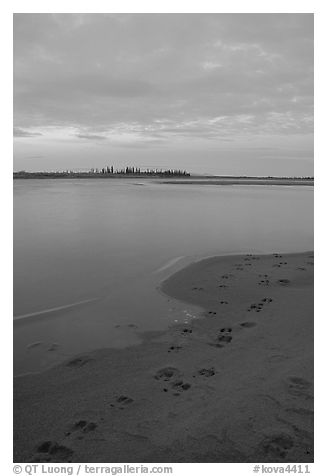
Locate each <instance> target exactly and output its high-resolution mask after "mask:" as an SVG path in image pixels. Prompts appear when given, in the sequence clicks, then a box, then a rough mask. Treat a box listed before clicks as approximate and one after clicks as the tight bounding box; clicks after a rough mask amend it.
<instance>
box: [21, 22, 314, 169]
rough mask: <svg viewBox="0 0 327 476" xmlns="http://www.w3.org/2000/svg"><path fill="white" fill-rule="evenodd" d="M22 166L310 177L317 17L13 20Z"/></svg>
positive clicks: (29, 167) (22, 167)
mask: <svg viewBox="0 0 327 476" xmlns="http://www.w3.org/2000/svg"><path fill="white" fill-rule="evenodd" d="M14 123H15V124H14V125H15V131H14V136H15V147H14V151H15V169H26V170H40V169H56V168H59V169H60V168H70V167H74V168H85V167H86V168H88V167H93V166H99V165H105V164H107V163H114V164H116V165H123V164H127V163H130V164H136V165H141V166H142V165H143V164H146V163H148V162H149V160H150V161H151V165H156V164H158V165H164V166H169V167H170V166H174V165H175V166H176V167H185V168H187V169H188V170H191V171H198V172H210V173H218V174H219V173H244V174H256V173H257V174H266V173H267V174H285V175H296V174H298V175H307V174H308V175H309V174H310V175H311V174H312V173H313V15H311V14H278V15H277V14H256V15H255V14H237V15H235V14H234V15H226V14H123V15H111V14H94V15H93V14H85V15H82V14H15V16H14Z"/></svg>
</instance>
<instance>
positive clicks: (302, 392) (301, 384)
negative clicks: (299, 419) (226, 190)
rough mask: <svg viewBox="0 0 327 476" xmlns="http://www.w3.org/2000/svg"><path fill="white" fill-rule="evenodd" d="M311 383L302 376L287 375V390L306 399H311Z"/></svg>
mask: <svg viewBox="0 0 327 476" xmlns="http://www.w3.org/2000/svg"><path fill="white" fill-rule="evenodd" d="M311 386H312V385H311V383H310V382H308V380H305V379H304V378H302V377H295V376H294V377H293V376H292V377H289V378H288V391H289V393H290V394H291V395H294V396H295V397H305V399H306V400H309V399H312V398H313V397H312V394H311V391H310V390H311Z"/></svg>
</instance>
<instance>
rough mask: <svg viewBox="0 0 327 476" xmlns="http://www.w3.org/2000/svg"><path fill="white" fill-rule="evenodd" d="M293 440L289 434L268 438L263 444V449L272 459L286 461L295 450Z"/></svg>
mask: <svg viewBox="0 0 327 476" xmlns="http://www.w3.org/2000/svg"><path fill="white" fill-rule="evenodd" d="M293 446H294V442H293V438H292V437H291V436H290V435H288V434H287V433H280V434H276V435H273V436H268V437H267V438H265V439H264V440H263V442H262V449H263V451H264V453H265V454H266V455H267V456H270V457H271V458H277V459H279V458H280V459H284V458H285V457H286V456H287V453H288V451H289V450H290V449H291V448H293Z"/></svg>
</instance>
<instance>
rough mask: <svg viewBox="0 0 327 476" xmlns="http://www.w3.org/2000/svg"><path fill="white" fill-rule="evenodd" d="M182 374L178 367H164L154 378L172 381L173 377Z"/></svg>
mask: <svg viewBox="0 0 327 476" xmlns="http://www.w3.org/2000/svg"><path fill="white" fill-rule="evenodd" d="M181 375H182V373H181V372H180V370H178V369H177V368H176V367H163V368H162V369H159V370H158V371H157V372H156V373H155V375H154V378H155V379H156V380H162V381H164V382H170V381H171V380H172V379H175V378H179V377H181Z"/></svg>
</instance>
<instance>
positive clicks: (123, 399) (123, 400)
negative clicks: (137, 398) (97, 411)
mask: <svg viewBox="0 0 327 476" xmlns="http://www.w3.org/2000/svg"><path fill="white" fill-rule="evenodd" d="M133 402H134V400H133V398H131V397H127V396H126V395H120V396H119V397H117V398H116V399H115V403H111V404H110V406H111V407H112V408H114V407H116V408H119V410H124V409H125V407H126V406H127V405H130V404H131V403H133Z"/></svg>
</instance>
